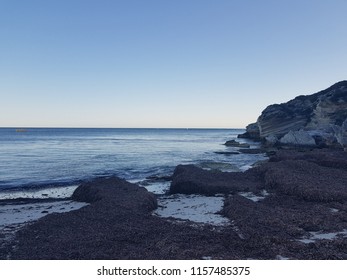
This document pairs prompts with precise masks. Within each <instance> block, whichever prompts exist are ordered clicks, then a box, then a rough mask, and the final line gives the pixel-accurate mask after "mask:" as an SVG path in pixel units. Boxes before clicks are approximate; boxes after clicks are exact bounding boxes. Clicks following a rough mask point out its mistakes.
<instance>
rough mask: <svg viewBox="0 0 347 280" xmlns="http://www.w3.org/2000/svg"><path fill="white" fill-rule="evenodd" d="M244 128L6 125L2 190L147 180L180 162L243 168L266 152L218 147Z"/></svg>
mask: <svg viewBox="0 0 347 280" xmlns="http://www.w3.org/2000/svg"><path fill="white" fill-rule="evenodd" d="M243 131H244V130H242V129H101V128H96V129H90V128H76V129H75V128H27V129H14V128H1V129H0V190H4V189H7V190H10V189H18V188H44V187H52V186H55V187H59V186H67V185H75V184H78V183H80V182H81V181H84V180H88V179H91V178H94V177H101V176H110V175H116V176H119V177H121V178H124V179H126V180H130V181H142V180H145V179H146V178H147V177H149V176H165V175H169V174H171V173H172V172H173V170H174V168H175V166H176V165H178V164H202V165H203V164H206V165H208V163H209V162H210V163H225V165H224V167H225V166H228V164H229V165H230V166H235V167H237V168H241V169H243V168H245V167H246V166H249V165H250V164H252V163H253V162H254V161H257V160H258V159H259V158H262V157H263V156H261V155H245V154H239V155H232V156H230V155H229V156H226V155H223V154H216V153H215V152H223V151H230V150H233V149H234V148H231V147H226V146H224V145H223V143H225V141H227V140H230V139H233V138H236V137H237V135H238V134H240V133H242V132H243ZM243 141H244V142H245V140H243ZM251 144H252V145H257V144H256V143H251Z"/></svg>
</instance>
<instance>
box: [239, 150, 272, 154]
mask: <svg viewBox="0 0 347 280" xmlns="http://www.w3.org/2000/svg"><path fill="white" fill-rule="evenodd" d="M239 152H240V153H242V154H265V153H266V150H265V149H239Z"/></svg>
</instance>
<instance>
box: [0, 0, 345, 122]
mask: <svg viewBox="0 0 347 280" xmlns="http://www.w3.org/2000/svg"><path fill="white" fill-rule="evenodd" d="M346 11H347V1H346V0H329V1H326V0H290V1H289V0H288V1H285V0H283V1H282V0H262V1H258V0H253V1H251V0H174V1H173V0H93V1H92V0H41V1H40V0H30V1H28V0H0V127H167V128H188V127H189V128H193V127H196V128H243V127H245V126H246V125H247V124H249V123H251V122H254V121H256V119H257V117H258V116H259V115H260V114H261V112H262V110H264V109H265V107H266V106H268V105H270V104H274V103H282V102H286V101H288V100H290V99H292V98H294V97H295V96H297V95H302V94H304V95H307V94H312V93H315V92H317V91H320V90H323V89H325V88H327V87H329V86H331V85H332V84H334V83H336V82H338V81H341V80H346V79H347V52H346V46H347V17H346Z"/></svg>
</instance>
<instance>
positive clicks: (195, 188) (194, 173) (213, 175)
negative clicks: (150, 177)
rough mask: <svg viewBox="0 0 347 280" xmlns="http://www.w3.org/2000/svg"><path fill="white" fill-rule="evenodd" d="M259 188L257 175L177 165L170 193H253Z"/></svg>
mask: <svg viewBox="0 0 347 280" xmlns="http://www.w3.org/2000/svg"><path fill="white" fill-rule="evenodd" d="M260 187H261V182H260V180H259V178H258V176H257V174H255V173H253V172H252V171H246V172H220V171H216V170H211V171H209V170H204V169H201V168H198V167H196V166H194V165H178V166H177V167H176V169H175V171H174V174H173V180H172V183H171V186H170V193H172V194H174V193H183V194H205V195H215V194H218V193H232V192H237V191H253V190H256V189H257V188H260Z"/></svg>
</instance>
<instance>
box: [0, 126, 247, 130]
mask: <svg viewBox="0 0 347 280" xmlns="http://www.w3.org/2000/svg"><path fill="white" fill-rule="evenodd" d="M2 128H13V129H37V128H53V129H54V128H57V129H83V128H85V129H188V130H189V129H246V128H240V127H108V126H105V127H92V126H91V127H89V126H0V129H2Z"/></svg>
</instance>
